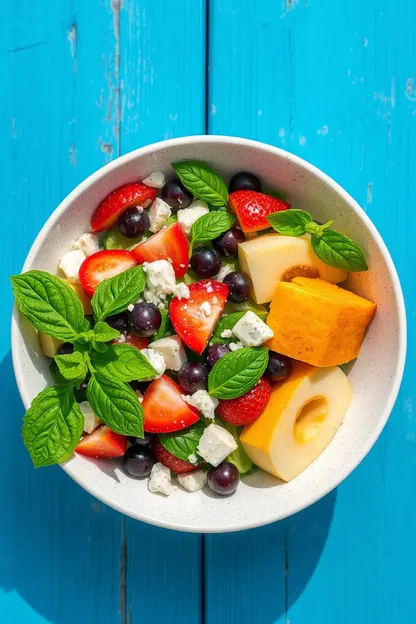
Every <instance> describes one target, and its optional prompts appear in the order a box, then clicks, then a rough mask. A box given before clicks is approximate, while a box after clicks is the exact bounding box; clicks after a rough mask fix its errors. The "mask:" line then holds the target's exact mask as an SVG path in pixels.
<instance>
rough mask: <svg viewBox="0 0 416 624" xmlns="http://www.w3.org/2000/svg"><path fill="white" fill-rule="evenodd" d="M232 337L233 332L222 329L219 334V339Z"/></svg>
mask: <svg viewBox="0 0 416 624" xmlns="http://www.w3.org/2000/svg"><path fill="white" fill-rule="evenodd" d="M232 335H233V332H232V331H231V329H224V330H223V331H222V332H221V338H231V337H232Z"/></svg>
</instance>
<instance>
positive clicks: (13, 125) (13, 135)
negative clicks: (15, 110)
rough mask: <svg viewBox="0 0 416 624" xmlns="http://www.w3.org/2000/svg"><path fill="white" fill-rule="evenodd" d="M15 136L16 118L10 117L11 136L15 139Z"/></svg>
mask: <svg viewBox="0 0 416 624" xmlns="http://www.w3.org/2000/svg"><path fill="white" fill-rule="evenodd" d="M16 137H17V133H16V118H15V117H12V138H13V139H15V138H16Z"/></svg>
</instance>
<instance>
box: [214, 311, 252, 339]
mask: <svg viewBox="0 0 416 624" xmlns="http://www.w3.org/2000/svg"><path fill="white" fill-rule="evenodd" d="M245 313H246V311H244V312H233V313H232V314H226V315H225V316H222V317H221V318H220V320H219V322H218V325H217V326H216V328H215V331H214V333H213V334H212V336H211V341H210V342H213V343H215V344H227V343H229V342H230V341H232V339H233V338H232V337H231V338H223V337H222V336H221V334H222V332H223V331H225V330H227V329H232V328H233V327H234V325H235V324H236V323H238V321H239V320H240V319H241V318H243V316H244V314H245Z"/></svg>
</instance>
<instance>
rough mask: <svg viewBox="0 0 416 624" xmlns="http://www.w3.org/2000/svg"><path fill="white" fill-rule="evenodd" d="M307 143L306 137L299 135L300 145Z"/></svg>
mask: <svg viewBox="0 0 416 624" xmlns="http://www.w3.org/2000/svg"><path fill="white" fill-rule="evenodd" d="M305 144H306V137H305V136H300V137H299V145H305Z"/></svg>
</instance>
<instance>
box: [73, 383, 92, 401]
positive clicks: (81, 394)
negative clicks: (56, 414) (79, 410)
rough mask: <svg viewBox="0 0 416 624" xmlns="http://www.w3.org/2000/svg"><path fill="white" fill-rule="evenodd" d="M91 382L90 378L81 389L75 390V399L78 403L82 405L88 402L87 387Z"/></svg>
mask: <svg viewBox="0 0 416 624" xmlns="http://www.w3.org/2000/svg"><path fill="white" fill-rule="evenodd" d="M88 382H89V377H87V378H86V379H84V381H83V382H82V384H81V385H80V387H79V388H74V397H75V400H76V401H77V402H78V403H82V402H83V401H86V400H87V386H88Z"/></svg>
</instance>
